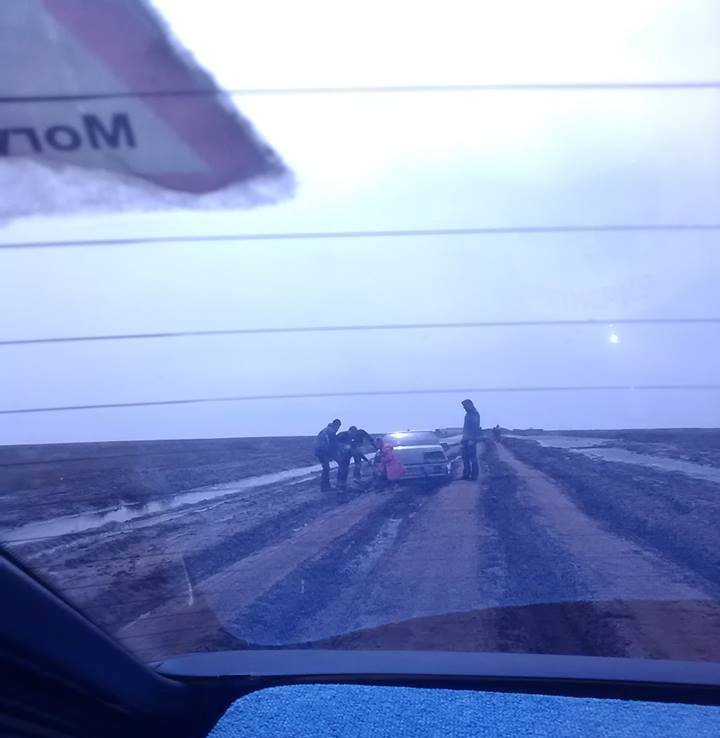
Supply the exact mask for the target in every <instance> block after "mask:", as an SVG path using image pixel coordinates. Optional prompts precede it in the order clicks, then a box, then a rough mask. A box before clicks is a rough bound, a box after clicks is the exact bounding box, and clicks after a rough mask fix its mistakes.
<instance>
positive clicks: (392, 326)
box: [0, 317, 720, 346]
mask: <svg viewBox="0 0 720 738" xmlns="http://www.w3.org/2000/svg"><path fill="white" fill-rule="evenodd" d="M695 324H699V325H708V324H720V317H717V318H608V319H599V318H588V319H578V320H480V321H468V322H450V323H378V324H367V325H318V326H279V327H274V328H217V329H207V330H190V331H157V332H153V333H114V334H103V335H89V336H57V337H46V338H16V339H5V340H0V346H32V345H38V344H40V345H41V344H53V343H90V342H94V341H134V340H143V339H161V338H193V337H201V336H202V337H204V336H237V335H259V334H260V335H266V334H273V333H343V332H351V331H406V330H451V329H468V328H541V327H568V326H609V325H695Z"/></svg>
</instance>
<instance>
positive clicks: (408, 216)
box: [0, 0, 720, 443]
mask: <svg viewBox="0 0 720 738" xmlns="http://www.w3.org/2000/svg"><path fill="white" fill-rule="evenodd" d="M156 5H157V6H158V7H159V8H161V10H162V11H163V12H164V14H165V16H166V18H167V19H168V20H169V22H170V23H171V24H172V26H173V29H174V31H175V32H176V33H177V34H178V36H179V37H180V38H181V39H182V41H183V42H184V43H185V44H186V45H187V46H188V47H189V48H190V49H192V51H193V52H194V53H195V54H196V56H197V57H198V59H199V60H200V61H201V62H202V63H203V64H205V65H207V66H208V67H209V68H210V69H211V71H213V72H214V73H215V74H216V75H217V77H218V80H219V82H220V84H222V85H225V86H227V87H241V88H246V87H295V86H311V87H318V86H333V85H348V84H350V85H352V84H357V85H377V84H448V83H453V84H459V83H477V82H481V83H482V82H487V83H491V82H568V81H573V82H575V81H590V82H592V81H595V82H597V81H620V80H626V81H643V80H656V81H661V80H690V79H693V80H701V79H707V80H716V79H720V50H719V49H718V48H717V43H716V42H717V33H716V30H717V28H719V27H720V5H718V4H717V3H715V2H714V1H713V0H707V2H700V1H699V0H698V1H694V2H691V1H689V0H683V2H679V1H678V2H660V1H659V0H648V1H647V2H637V1H636V2H633V3H627V2H623V3H621V2H604V3H577V2H544V3H542V4H536V3H532V2H522V3H520V2H503V3H500V2H485V3H478V2H454V3H443V4H442V7H441V6H440V5H438V4H436V3H433V4H429V3H428V4H425V3H418V2H413V3H401V2H396V3H392V4H389V5H388V4H381V3H363V4H358V5H357V7H356V9H355V10H354V11H351V12H348V10H347V8H346V6H345V4H338V3H329V2H324V3H302V4H297V3H278V2H266V3H262V4H260V3H258V4H257V7H253V9H252V13H251V14H250V15H249V16H246V15H245V12H244V11H241V10H240V9H239V6H237V5H236V4H235V3H230V2H220V1H219V0H218V1H216V2H207V1H206V2H204V3H203V4H202V11H200V10H199V6H198V5H197V4H195V3H183V2H180V1H179V0H175V1H173V0H162V1H160V0H158V1H157V2H156ZM237 103H238V105H239V106H240V108H241V110H242V111H243V112H244V113H245V114H246V115H247V116H248V117H249V118H250V120H251V121H252V122H253V123H254V124H255V125H256V126H257V128H258V129H259V131H260V132H261V133H262V135H263V136H264V137H266V138H267V140H268V141H269V142H270V143H271V144H272V146H273V147H274V148H275V149H276V150H277V151H279V152H280V153H281V155H282V156H283V157H284V158H285V160H286V161H287V163H288V164H289V166H290V167H291V168H292V169H293V170H294V172H295V174H296V176H297V179H298V191H297V194H296V196H295V198H294V199H293V200H291V201H288V202H285V203H283V204H280V205H277V206H273V207H264V208H259V209H256V210H253V211H237V212H227V211H225V212H211V213H191V212H187V213H172V214H171V215H169V214H163V213H145V214H143V213H137V214H122V215H106V216H100V215H92V216H86V217H78V216H73V217H67V218H60V219H53V218H45V219H43V218H27V219H23V220H17V221H15V222H13V223H11V224H8V225H6V226H5V227H4V228H3V229H2V230H1V231H0V241H7V242H13V241H20V240H34V239H47V238H53V239H54V238H63V239H73V238H77V239H79V240H82V239H87V238H102V237H132V236H133V235H137V236H141V235H165V234H167V233H173V234H175V233H177V234H183V235H186V234H213V233H214V234H221V233H239V232H258V231H295V230H350V229H361V230H376V229H392V228H444V227H472V226H491V227H492V226H515V225H562V224H602V223H703V222H705V223H711V222H717V221H718V218H719V215H720V207H719V206H720V167H719V166H718V162H720V138H719V137H718V136H717V131H718V127H719V124H720V93H719V92H718V91H716V90H705V91H692V92H688V91H676V92H651V91H645V92H638V91H634V92H627V91H622V92H621V91H613V92H610V91H607V92H572V93H571V92H524V93H520V92H495V93H490V92H478V93H423V94H412V95H409V94H405V95H380V94H373V95H311V96H280V95H278V96H254V97H252V96H251V97H240V98H237ZM0 260H1V262H0V263H1V264H2V266H1V267H0V337H2V338H23V337H35V336H38V337H39V336H53V335H58V336H60V335H69V334H76V335H78V334H88V333H93V334H95V333H114V332H121V333H129V332H150V331H162V330H184V329H202V328H224V327H266V326H267V327H276V326H288V325H329V324H335V325H337V324H357V323H363V324H367V323H383V322H392V323H405V322H407V323H414V322H447V321H471V320H533V319H573V318H580V319H582V318H597V319H608V320H611V319H612V318H623V317H626V318H646V317H718V316H719V315H720V309H718V308H720V299H719V298H718V288H717V285H718V279H719V278H720V235H719V234H714V233H704V234H699V233H698V234H691V233H684V234H672V233H667V234H658V233H651V234H641V233H636V234H615V235H611V234H602V233H598V234H587V235H572V236H570V235H563V236H551V235H542V236H528V235H525V236H494V237H487V236H483V237H478V236H475V237H471V236H467V237H461V238H459V237H456V238H438V237H429V236H428V237H422V238H413V239H390V238H378V239H373V240H357V241H345V240H338V241H312V240H308V241H294V242H287V241H277V242H270V241H265V242H239V243H235V244H233V243H224V244H209V243H202V242H198V243H197V244H192V245H188V244H182V245H173V244H167V245H152V246H141V245H138V246H131V247H117V248H113V247H103V248H83V249H56V250H29V251H6V252H0ZM616 332H617V335H618V336H619V338H620V342H619V343H618V344H612V343H611V342H610V341H609V336H610V329H609V327H603V326H597V327H574V328H568V327H563V328H503V329H470V330H447V331H420V330H418V331H407V332H369V333H347V334H338V333H333V334H301V335H290V336H288V335H259V336H257V335H256V336H235V337H219V338H188V339H169V340H163V341H135V342H113V343H104V342H103V343H98V344H64V345H55V346H52V345H51V346H35V347H8V348H0V351H1V352H2V356H1V359H2V360H1V361H0V373H1V375H2V376H1V377H0V379H1V382H0V406H1V407H2V408H11V407H28V406H48V405H69V404H83V403H103V402H131V401H142V400H156V399H173V398H183V397H202V396H218V395H237V394H241V395H253V394H270V393H278V394H288V393H302V392H323V391H328V392H343V391H363V390H389V389H424V388H438V387H440V388H452V387H459V388H464V387H492V386H528V385H531V386H539V385H592V384H603V385H607V384H692V383H699V384H709V383H716V382H717V381H718V377H720V328H718V326H715V325H706V326H667V325H660V326H618V327H617V328H616ZM461 399H463V397H462V396H460V395H458V396H457V397H456V396H454V395H438V396H402V397H379V398H344V399H342V398H341V399H327V400H293V401H283V402H277V401H276V402H270V401H263V402H247V403H234V404H224V405H221V404H218V405H207V406H202V405H196V406H179V407H164V408H146V409H134V408H131V409H126V410H104V411H100V410H98V411H91V412H63V413H53V414H47V415H45V414H38V415H24V416H12V415H9V416H0V443H25V442H51V441H80V440H106V439H108V440H109V439H130V438H172V437H202V436H228V435H230V436H232V435H254V434H262V435H265V434H283V435H285V434H305V433H314V432H316V431H317V430H319V428H320V427H321V426H322V425H323V424H324V423H325V422H327V420H329V419H330V418H331V417H334V416H335V415H339V416H340V417H341V418H342V419H343V420H344V421H346V424H349V423H356V424H358V425H360V424H362V425H363V426H365V427H368V428H370V429H377V430H383V429H393V428H402V427H436V426H440V425H457V424H458V423H459V422H460V421H461V416H462V410H461V408H460V407H459V405H458V402H459V400H461ZM475 399H476V402H477V405H478V406H479V408H480V410H481V414H482V418H483V424H484V425H486V426H487V425H493V424H494V423H496V422H499V423H501V424H503V425H507V426H529V425H533V426H544V427H629V426H639V427H648V426H650V427H652V426H701V425H705V426H716V425H720V393H718V392H716V391H715V392H713V391H707V392H689V391H683V392H680V391H674V392H622V393H597V392H584V393H564V394H559V393H551V394H515V393H511V394H507V393H505V394H502V393H494V394H486V395H479V396H476V398H475Z"/></svg>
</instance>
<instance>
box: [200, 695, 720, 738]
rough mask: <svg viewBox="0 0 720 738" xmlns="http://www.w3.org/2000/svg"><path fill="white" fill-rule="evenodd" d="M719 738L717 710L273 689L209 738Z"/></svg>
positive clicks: (238, 706) (248, 700) (541, 698)
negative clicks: (260, 737)
mask: <svg viewBox="0 0 720 738" xmlns="http://www.w3.org/2000/svg"><path fill="white" fill-rule="evenodd" d="M259 736H262V738H326V737H327V738H360V737H361V736H362V738H390V737H391V736H392V738H410V737H411V736H412V738H429V737H430V736H432V737H433V738H434V737H435V736H437V737H438V738H460V737H462V738H551V737H552V738H584V737H586V736H587V738H720V707H713V706H703V705H682V704H670V703H660V702H630V701H624V700H602V699H590V698H579V697H551V696H545V695H534V694H507V693H501V692H468V691H453V690H440V689H416V688H407V687H364V686H342V685H310V686H294V687H275V688H272V689H265V690H261V691H259V692H254V693H252V694H250V695H248V696H247V697H243V698H242V699H239V700H237V701H236V702H234V703H233V704H232V705H231V706H230V708H229V709H228V710H227V712H226V713H225V714H224V715H223V717H222V718H221V719H220V721H219V722H218V724H217V725H216V726H215V727H214V728H213V729H212V731H211V732H210V734H209V737H208V738H251V737H252V738H256V737H259Z"/></svg>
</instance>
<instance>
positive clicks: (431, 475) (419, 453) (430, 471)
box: [375, 431, 452, 484]
mask: <svg viewBox="0 0 720 738" xmlns="http://www.w3.org/2000/svg"><path fill="white" fill-rule="evenodd" d="M382 441H383V444H386V443H389V444H390V445H391V446H392V447H393V449H394V450H395V455H396V456H397V458H398V459H400V461H401V462H402V463H403V466H404V467H405V474H403V476H402V478H401V479H400V481H401V482H403V481H428V482H433V483H435V484H442V483H444V482H448V481H450V479H451V477H452V470H451V466H450V461H449V459H448V457H447V454H446V453H445V448H444V447H443V445H442V442H441V440H440V436H438V434H437V433H435V432H434V431H398V432H396V433H388V434H387V435H385V436H383V438H382ZM378 467H379V465H378V463H377V460H376V462H375V468H376V471H377V473H380V472H379V468H378Z"/></svg>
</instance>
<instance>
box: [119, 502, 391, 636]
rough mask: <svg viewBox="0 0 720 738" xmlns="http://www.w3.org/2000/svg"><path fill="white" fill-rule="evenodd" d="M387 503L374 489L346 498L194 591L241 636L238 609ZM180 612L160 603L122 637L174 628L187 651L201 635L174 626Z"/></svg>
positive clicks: (214, 615) (160, 633)
mask: <svg viewBox="0 0 720 738" xmlns="http://www.w3.org/2000/svg"><path fill="white" fill-rule="evenodd" d="M384 504H386V503H385V501H384V500H383V498H382V497H381V496H380V495H378V494H376V493H372V494H365V495H358V496H355V497H354V498H352V499H349V500H348V499H346V501H345V502H344V503H343V504H339V505H336V506H334V507H333V508H332V509H330V510H329V511H326V512H324V513H323V514H322V515H320V516H317V517H316V518H314V519H313V520H312V521H310V522H309V523H308V524H307V525H306V526H304V527H303V528H302V529H301V530H300V531H298V532H295V533H294V534H293V535H290V536H286V537H284V538H283V539H282V540H279V541H276V542H275V543H272V544H268V545H265V546H264V547H261V548H259V549H258V550H256V551H254V552H253V553H252V554H250V555H249V556H247V557H245V558H242V559H240V560H238V561H237V562H234V563H233V564H231V565H229V566H226V567H225V568H223V569H221V570H220V571H219V572H217V573H214V574H212V575H211V576H209V577H207V578H205V579H203V580H202V581H199V582H197V583H196V585H195V588H194V589H195V596H196V597H199V598H201V599H202V600H203V601H204V602H205V603H207V611H208V615H210V613H211V614H212V616H211V617H209V618H208V622H211V621H212V622H213V623H214V624H215V627H217V623H218V622H219V623H220V625H221V626H222V628H223V629H224V630H225V631H226V632H229V633H230V634H231V635H237V628H234V627H233V624H234V620H235V615H236V613H237V611H238V610H242V609H243V608H244V607H246V606H247V605H248V604H250V603H251V602H253V601H255V600H257V599H258V598H259V597H261V596H262V595H263V594H264V593H265V592H266V591H267V590H269V589H270V588H272V587H273V585H274V584H276V583H277V582H279V581H281V580H282V579H284V578H285V577H287V575H288V574H289V573H290V572H292V571H294V570H296V569H297V568H298V567H299V566H301V565H302V563H303V562H304V561H305V560H307V559H308V558H311V557H313V556H316V555H317V554H319V553H320V552H321V551H324V550H327V549H328V548H331V547H332V545H333V543H334V541H336V540H337V539H339V538H341V537H343V536H344V535H345V534H346V533H347V532H348V531H349V530H351V529H353V528H354V527H355V526H357V525H358V524H360V523H362V521H364V520H365V519H366V518H367V517H368V516H369V515H372V513H373V511H374V510H376V509H377V508H379V507H382V506H383V505H384ZM177 615H178V613H176V612H175V611H174V609H173V607H172V606H171V605H168V604H162V605H160V606H158V607H157V608H155V609H154V610H151V611H149V612H147V613H144V614H143V615H142V616H140V617H139V618H138V619H136V620H135V621H134V622H132V623H130V624H129V625H127V626H125V627H124V628H123V629H122V631H121V637H123V639H125V640H131V641H132V640H134V641H138V640H139V641H140V642H141V643H142V644H143V646H145V647H147V645H148V644H151V643H152V642H153V640H154V639H155V638H165V636H166V635H168V634H169V633H176V640H179V641H184V642H185V644H186V645H185V650H193V649H192V647H191V644H194V642H195V641H196V639H197V625H196V624H195V625H194V626H193V627H192V628H190V627H185V628H180V629H178V630H174V628H177V625H173V624H172V621H173V620H175V621H178V617H177ZM169 623H170V624H169ZM238 637H239V638H241V639H243V640H244V639H246V638H247V633H246V632H244V631H243V632H242V634H241V635H239V636H238Z"/></svg>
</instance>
